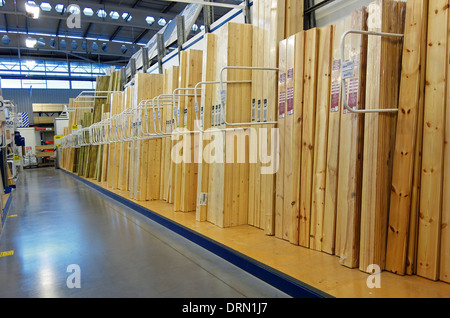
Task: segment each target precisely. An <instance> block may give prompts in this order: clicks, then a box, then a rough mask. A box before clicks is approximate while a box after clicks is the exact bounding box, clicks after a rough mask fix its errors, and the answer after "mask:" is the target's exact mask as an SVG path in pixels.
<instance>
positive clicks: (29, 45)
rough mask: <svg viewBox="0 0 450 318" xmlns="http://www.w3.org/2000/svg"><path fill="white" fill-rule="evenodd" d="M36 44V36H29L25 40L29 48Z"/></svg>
mask: <svg viewBox="0 0 450 318" xmlns="http://www.w3.org/2000/svg"><path fill="white" fill-rule="evenodd" d="M36 44H37V40H36V39H35V38H30V37H28V38H27V39H26V40H25V46H26V47H28V48H34V47H35V46H36Z"/></svg>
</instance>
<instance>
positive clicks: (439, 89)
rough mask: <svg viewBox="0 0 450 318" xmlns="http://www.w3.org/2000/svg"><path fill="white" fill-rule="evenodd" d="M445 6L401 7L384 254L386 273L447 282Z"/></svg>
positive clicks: (449, 269) (449, 277) (449, 270)
mask: <svg viewBox="0 0 450 318" xmlns="http://www.w3.org/2000/svg"><path fill="white" fill-rule="evenodd" d="M449 4H450V3H449V1H408V2H407V11H406V21H407V24H406V30H405V39H404V42H405V48H404V52H403V58H404V60H403V71H402V79H401V89H400V100H399V114H398V124H397V135H396V144H395V152H394V172H393V178H392V188H391V193H390V194H391V202H390V211H389V212H390V214H389V229H388V242H387V253H386V269H387V270H389V271H392V272H394V273H397V274H400V275H405V274H407V275H411V274H417V275H419V276H422V277H425V278H428V279H431V280H441V281H445V282H448V283H449V282H450V252H449V250H450V248H449V246H450V235H449V230H448V226H447V225H448V222H449V219H450V205H449V199H448V197H449V193H450V192H449V191H450V189H449V184H450V183H449V180H450V179H449V175H450V174H449V171H450V169H449V168H448V167H449V158H450V157H449V156H450V152H449V148H448V142H449V132H448V131H449V129H447V128H448V127H449V124H450V120H449V118H450V112H449V111H448V105H447V104H448V102H449V99H448V96H449V95H448V94H449V87H450V84H449V83H450V81H448V71H449V69H448V68H449V66H448V64H447V63H448V52H449V45H450V43H449V42H448V28H443V26H448V25H449V23H450V19H449V9H448V8H449ZM445 30H447V32H445Z"/></svg>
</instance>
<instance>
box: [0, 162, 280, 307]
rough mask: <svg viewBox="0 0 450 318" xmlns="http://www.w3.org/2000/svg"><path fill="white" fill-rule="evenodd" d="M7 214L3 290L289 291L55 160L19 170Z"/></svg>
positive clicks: (226, 294)
mask: <svg viewBox="0 0 450 318" xmlns="http://www.w3.org/2000/svg"><path fill="white" fill-rule="evenodd" d="M9 216H10V217H8V219H7V221H6V224H5V227H4V229H3V232H2V234H1V238H0V252H7V251H13V254H12V255H9V256H4V257H0V297H152V298H160V297H161V298H198V297H206V298H216V297H220V298H241V297H251V298H253V297H272V298H277V297H288V296H287V295H286V294H284V293H282V292H280V291H278V290H277V289H275V288H273V287H272V286H270V285H268V284H266V283H264V282H262V281H261V280H259V279H256V278H255V277H253V276H251V275H249V274H248V273H246V272H245V271H242V270H241V269H239V268H237V267H236V266H234V265H232V264H230V263H228V262H226V261H224V260H223V259H221V258H219V257H217V256H216V255H214V254H212V253H210V252H208V251H206V250H205V249H203V248H201V247H199V246H197V245H195V244H193V243H192V242H190V241H188V240H186V239H184V238H182V237H180V236H179V235H177V234H175V233H173V232H171V231H169V230H167V229H166V228H164V227H162V226H160V225H159V224H157V223H155V222H153V221H151V220H149V219H147V218H146V217H144V216H142V215H141V214H139V213H136V212H134V211H133V210H131V209H129V208H127V207H125V206H124V205H122V204H120V203H117V202H115V201H113V200H111V199H110V198H108V197H106V196H104V195H102V194H100V193H99V192H97V191H95V190H93V189H92V188H89V187H88V186H86V185H84V184H83V183H81V182H79V181H76V180H75V179H74V178H72V177H70V176H69V175H66V174H64V173H63V172H61V171H57V170H55V169H53V168H46V169H34V170H25V171H24V172H23V173H22V175H21V177H20V180H19V181H18V187H17V190H16V191H15V192H14V194H13V201H12V203H11V207H10V209H9ZM7 254H8V253H6V255H7ZM10 254H11V253H10ZM78 274H79V276H77V275H78ZM78 278H79V280H78ZM77 282H80V288H76V287H77V286H76V284H75V283H77ZM68 283H69V284H68ZM74 284H75V287H74V286H73V285H74ZM69 287H74V288H69Z"/></svg>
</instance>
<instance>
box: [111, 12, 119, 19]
mask: <svg viewBox="0 0 450 318" xmlns="http://www.w3.org/2000/svg"><path fill="white" fill-rule="evenodd" d="M109 16H110V17H111V19H113V20H117V19H119V17H120V14H119V12H117V11H111V12H110V13H109Z"/></svg>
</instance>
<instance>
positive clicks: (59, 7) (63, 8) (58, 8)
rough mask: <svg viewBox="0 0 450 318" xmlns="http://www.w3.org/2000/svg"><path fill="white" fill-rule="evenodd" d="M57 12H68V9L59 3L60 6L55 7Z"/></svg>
mask: <svg viewBox="0 0 450 318" xmlns="http://www.w3.org/2000/svg"><path fill="white" fill-rule="evenodd" d="M55 10H56V12H58V13H61V12H66V8H65V7H64V5H63V4H62V3H58V4H57V5H56V6H55Z"/></svg>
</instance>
